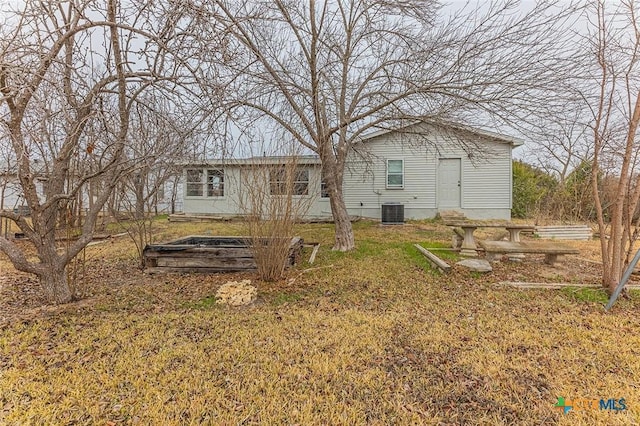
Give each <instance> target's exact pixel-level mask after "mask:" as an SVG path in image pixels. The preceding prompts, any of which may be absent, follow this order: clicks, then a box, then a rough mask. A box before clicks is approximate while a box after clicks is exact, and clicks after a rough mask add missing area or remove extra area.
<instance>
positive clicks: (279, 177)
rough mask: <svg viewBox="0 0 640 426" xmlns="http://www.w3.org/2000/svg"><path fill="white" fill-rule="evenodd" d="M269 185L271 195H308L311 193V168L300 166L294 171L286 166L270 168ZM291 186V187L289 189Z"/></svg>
mask: <svg viewBox="0 0 640 426" xmlns="http://www.w3.org/2000/svg"><path fill="white" fill-rule="evenodd" d="M269 185H270V187H271V195H287V194H288V193H289V192H291V195H307V194H308V193H309V170H308V169H302V168H298V169H296V170H295V171H294V172H293V175H292V174H291V172H290V171H288V170H287V168H286V166H282V167H280V168H278V169H274V170H270V172H269ZM289 188H290V189H289Z"/></svg>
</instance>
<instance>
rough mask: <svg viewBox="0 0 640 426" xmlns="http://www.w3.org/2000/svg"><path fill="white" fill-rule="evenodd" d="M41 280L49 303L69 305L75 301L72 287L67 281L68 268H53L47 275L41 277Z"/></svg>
mask: <svg viewBox="0 0 640 426" xmlns="http://www.w3.org/2000/svg"><path fill="white" fill-rule="evenodd" d="M39 278H40V285H42V289H43V290H44V294H45V296H46V297H47V301H48V302H49V303H55V304H60V303H69V302H71V301H72V300H73V294H72V293H71V287H70V286H69V282H68V281H67V271H66V268H63V269H58V268H51V269H49V270H48V271H47V273H44V274H41V275H39Z"/></svg>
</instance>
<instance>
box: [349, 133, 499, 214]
mask: <svg viewBox="0 0 640 426" xmlns="http://www.w3.org/2000/svg"><path fill="white" fill-rule="evenodd" d="M465 142H467V143H468V146H473V144H477V146H475V147H473V148H472V147H470V148H468V150H467V151H465V149H463V148H461V147H460V145H459V143H457V142H454V141H452V139H451V138H448V137H445V136H444V135H440V134H438V133H437V132H434V131H433V130H431V131H430V132H425V134H424V135H416V134H405V135H399V134H397V133H388V134H385V135H381V136H379V137H376V138H374V139H372V140H369V141H367V142H365V143H364V144H363V145H362V146H361V147H360V148H359V151H360V153H361V155H357V154H355V153H354V154H353V155H351V156H350V161H349V163H350V164H349V167H348V169H347V170H346V171H345V178H344V188H343V190H344V195H345V200H346V203H347V208H348V209H349V213H350V214H352V215H360V216H365V217H372V218H380V213H381V205H382V204H383V203H387V202H399V203H401V204H403V205H404V206H405V207H404V208H405V218H407V219H425V218H432V217H434V216H435V215H436V214H437V213H438V212H439V209H438V191H437V189H438V160H439V159H441V158H457V159H460V163H461V176H460V184H461V188H460V191H461V202H460V209H459V210H460V212H461V213H464V214H465V216H467V217H469V218H472V219H509V218H510V216H511V210H510V209H511V145H509V144H507V143H503V142H494V141H489V140H480V139H476V140H467V141H465ZM469 153H470V154H471V155H469ZM393 159H398V160H403V162H404V181H405V184H404V188H403V189H389V188H387V187H386V168H387V166H386V164H387V160H393Z"/></svg>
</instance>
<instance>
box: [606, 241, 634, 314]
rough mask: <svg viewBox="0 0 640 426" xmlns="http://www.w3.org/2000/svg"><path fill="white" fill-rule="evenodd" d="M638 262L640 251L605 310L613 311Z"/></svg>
mask: <svg viewBox="0 0 640 426" xmlns="http://www.w3.org/2000/svg"><path fill="white" fill-rule="evenodd" d="M638 260H640V250H638V251H637V252H636V255H635V256H633V260H632V261H631V263H629V266H627V269H626V270H625V271H624V274H622V279H621V280H620V282H619V283H618V286H617V287H616V289H615V291H614V292H613V294H612V295H611V297H610V298H609V303H607V306H605V308H604V309H605V310H606V311H608V310H609V309H611V307H612V306H613V304H614V303H615V302H616V299H617V298H618V296H620V292H621V291H622V289H623V288H624V286H625V284H626V283H627V281H628V280H629V277H630V276H631V273H632V272H633V269H634V268H635V267H636V264H637V263H638Z"/></svg>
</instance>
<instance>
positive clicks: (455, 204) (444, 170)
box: [438, 158, 461, 209]
mask: <svg viewBox="0 0 640 426" xmlns="http://www.w3.org/2000/svg"><path fill="white" fill-rule="evenodd" d="M460 171H461V168H460V159H459V158H441V159H440V161H439V164H438V208H440V209H458V208H460V207H461V204H460V195H461V190H460V185H461V175H460Z"/></svg>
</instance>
